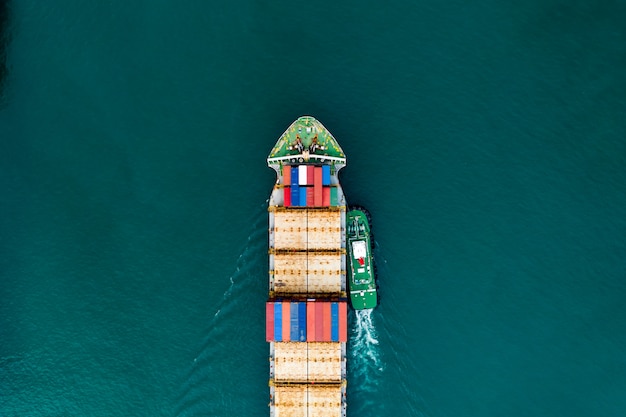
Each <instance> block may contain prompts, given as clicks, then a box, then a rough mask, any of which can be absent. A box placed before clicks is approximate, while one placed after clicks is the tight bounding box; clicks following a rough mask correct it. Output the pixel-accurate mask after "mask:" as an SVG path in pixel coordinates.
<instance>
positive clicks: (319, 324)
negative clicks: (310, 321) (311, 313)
mask: <svg viewBox="0 0 626 417" xmlns="http://www.w3.org/2000/svg"><path fill="white" fill-rule="evenodd" d="M315 341H316V342H323V341H324V305H323V304H322V303H315Z"/></svg>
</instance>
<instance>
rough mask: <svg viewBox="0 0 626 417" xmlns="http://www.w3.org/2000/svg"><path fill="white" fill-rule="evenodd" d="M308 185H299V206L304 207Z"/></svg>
mask: <svg viewBox="0 0 626 417" xmlns="http://www.w3.org/2000/svg"><path fill="white" fill-rule="evenodd" d="M307 188H308V187H300V204H299V205H300V206H302V207H306V197H307V195H306V194H307V192H306V190H307Z"/></svg>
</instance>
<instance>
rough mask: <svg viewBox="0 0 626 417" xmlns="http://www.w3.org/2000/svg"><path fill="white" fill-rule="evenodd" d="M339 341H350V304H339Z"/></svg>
mask: <svg viewBox="0 0 626 417" xmlns="http://www.w3.org/2000/svg"><path fill="white" fill-rule="evenodd" d="M339 341H340V342H347V341H348V303H346V302H345V301H344V302H341V303H339Z"/></svg>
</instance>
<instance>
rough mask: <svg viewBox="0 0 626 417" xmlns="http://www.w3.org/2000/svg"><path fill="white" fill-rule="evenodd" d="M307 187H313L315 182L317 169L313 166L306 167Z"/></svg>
mask: <svg viewBox="0 0 626 417" xmlns="http://www.w3.org/2000/svg"><path fill="white" fill-rule="evenodd" d="M306 180H307V183H306V185H313V181H314V180H315V167H314V166H313V165H307V167H306Z"/></svg>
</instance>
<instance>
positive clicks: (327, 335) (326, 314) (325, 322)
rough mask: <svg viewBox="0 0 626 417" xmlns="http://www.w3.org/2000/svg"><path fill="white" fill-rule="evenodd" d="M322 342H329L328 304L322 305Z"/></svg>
mask: <svg viewBox="0 0 626 417" xmlns="http://www.w3.org/2000/svg"><path fill="white" fill-rule="evenodd" d="M323 306H324V342H330V341H331V338H330V326H331V321H330V303H324V304H323Z"/></svg>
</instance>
